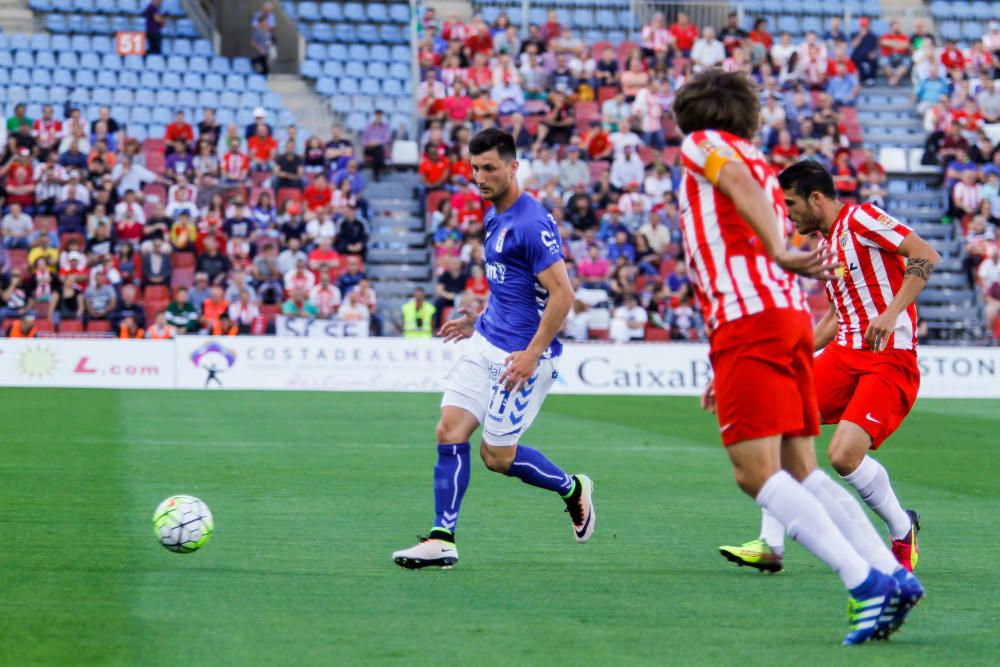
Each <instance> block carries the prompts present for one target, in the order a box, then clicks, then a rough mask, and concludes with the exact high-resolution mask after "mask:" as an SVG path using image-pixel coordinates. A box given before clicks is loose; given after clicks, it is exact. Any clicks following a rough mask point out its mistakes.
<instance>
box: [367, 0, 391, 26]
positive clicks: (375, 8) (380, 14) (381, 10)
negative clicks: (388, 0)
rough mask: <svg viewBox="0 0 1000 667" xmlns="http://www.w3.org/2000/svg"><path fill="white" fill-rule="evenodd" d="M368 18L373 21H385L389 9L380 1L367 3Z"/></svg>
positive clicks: (387, 19)
mask: <svg viewBox="0 0 1000 667" xmlns="http://www.w3.org/2000/svg"><path fill="white" fill-rule="evenodd" d="M367 14H368V20H369V21H373V22H375V23H387V22H388V21H389V10H388V8H387V7H386V6H385V5H383V4H382V3H381V2H370V3H368V12H367Z"/></svg>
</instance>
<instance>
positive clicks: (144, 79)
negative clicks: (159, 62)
mask: <svg viewBox="0 0 1000 667" xmlns="http://www.w3.org/2000/svg"><path fill="white" fill-rule="evenodd" d="M159 87H160V74H159V72H143V73H142V74H140V75H139V88H141V89H143V90H146V91H150V92H151V93H152V92H154V91H156V90H157V89H159Z"/></svg>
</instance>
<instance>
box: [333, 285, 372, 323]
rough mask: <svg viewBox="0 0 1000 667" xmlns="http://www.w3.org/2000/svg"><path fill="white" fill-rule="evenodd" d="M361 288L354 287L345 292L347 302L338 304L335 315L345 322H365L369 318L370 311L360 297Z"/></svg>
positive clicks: (361, 295)
mask: <svg viewBox="0 0 1000 667" xmlns="http://www.w3.org/2000/svg"><path fill="white" fill-rule="evenodd" d="M363 296H364V295H363V294H362V292H361V290H360V289H358V288H357V287H355V288H354V289H352V290H351V291H350V292H348V293H347V302H346V303H344V304H343V305H342V306H340V310H338V311H337V315H338V316H339V317H340V319H342V320H344V321H345V322H367V321H368V320H369V319H370V318H371V311H370V310H369V308H368V304H366V303H365V302H364V301H363V300H362V297H363Z"/></svg>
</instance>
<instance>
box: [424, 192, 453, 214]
mask: <svg viewBox="0 0 1000 667" xmlns="http://www.w3.org/2000/svg"><path fill="white" fill-rule="evenodd" d="M445 199H451V193H450V192H448V191H447V190H431V191H430V192H428V193H427V213H428V214H430V213H433V212H434V211H436V210H437V207H438V206H440V204H441V202H442V201H444V200H445Z"/></svg>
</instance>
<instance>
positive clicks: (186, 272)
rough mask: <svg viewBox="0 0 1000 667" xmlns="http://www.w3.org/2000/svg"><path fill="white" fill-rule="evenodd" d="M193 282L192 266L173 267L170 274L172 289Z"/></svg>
mask: <svg viewBox="0 0 1000 667" xmlns="http://www.w3.org/2000/svg"><path fill="white" fill-rule="evenodd" d="M193 282H194V267H190V268H188V267H183V268H179V269H174V272H173V274H172V275H171V276H170V286H171V287H172V288H174V289H176V288H178V287H191V283H193Z"/></svg>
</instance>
